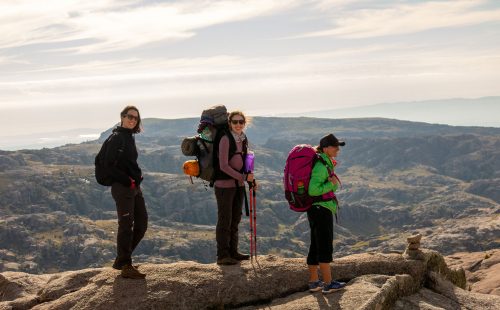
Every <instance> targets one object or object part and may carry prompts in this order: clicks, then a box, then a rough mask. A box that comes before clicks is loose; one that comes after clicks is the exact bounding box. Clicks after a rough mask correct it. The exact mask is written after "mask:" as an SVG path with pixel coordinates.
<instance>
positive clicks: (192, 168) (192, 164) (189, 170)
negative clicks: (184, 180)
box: [182, 160, 200, 177]
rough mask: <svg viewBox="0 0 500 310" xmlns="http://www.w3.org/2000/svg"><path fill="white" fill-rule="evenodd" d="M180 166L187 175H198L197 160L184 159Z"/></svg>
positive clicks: (198, 165) (198, 166)
mask: <svg viewBox="0 0 500 310" xmlns="http://www.w3.org/2000/svg"><path fill="white" fill-rule="evenodd" d="M182 168H183V169H184V174H187V175H189V176H192V177H197V176H199V175H200V164H199V163H198V161H197V160H187V161H185V162H184V165H183V166H182Z"/></svg>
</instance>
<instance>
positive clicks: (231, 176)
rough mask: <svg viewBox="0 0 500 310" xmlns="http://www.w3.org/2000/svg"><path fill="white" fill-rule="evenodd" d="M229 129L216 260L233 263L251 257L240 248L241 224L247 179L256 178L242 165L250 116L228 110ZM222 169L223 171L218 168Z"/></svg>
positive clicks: (220, 179) (219, 185) (223, 149)
mask: <svg viewBox="0 0 500 310" xmlns="http://www.w3.org/2000/svg"><path fill="white" fill-rule="evenodd" d="M228 121H229V131H228V132H227V133H226V134H225V135H224V136H223V137H222V138H221V139H220V142H219V148H218V164H219V169H216V177H215V183H214V187H215V198H216V200H217V228H216V239H217V264H219V265H234V264H237V263H238V262H239V261H240V260H248V259H249V258H250V256H249V255H248V254H241V253H239V252H238V224H239V223H240V221H241V213H242V205H243V197H244V191H245V183H244V182H245V181H248V182H253V173H248V174H245V173H244V172H243V167H244V164H245V155H246V151H247V145H248V140H247V137H246V135H245V133H244V132H243V129H244V128H245V125H246V124H247V118H246V117H245V114H243V112H241V111H234V112H231V113H229V117H228ZM218 170H220V171H218Z"/></svg>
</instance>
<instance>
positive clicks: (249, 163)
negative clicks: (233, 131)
mask: <svg viewBox="0 0 500 310" xmlns="http://www.w3.org/2000/svg"><path fill="white" fill-rule="evenodd" d="M254 159H255V154H254V153H253V152H252V151H249V152H248V153H247V156H246V157H245V172H246V173H250V172H253V163H254Z"/></svg>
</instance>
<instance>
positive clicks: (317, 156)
mask: <svg viewBox="0 0 500 310" xmlns="http://www.w3.org/2000/svg"><path fill="white" fill-rule="evenodd" d="M316 158H317V160H318V161H320V162H321V163H322V164H323V165H325V167H326V170H328V175H329V176H330V175H332V169H330V166H329V165H328V163H327V162H326V161H325V160H324V159H323V157H321V155H319V154H316Z"/></svg>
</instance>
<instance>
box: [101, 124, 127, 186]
mask: <svg viewBox="0 0 500 310" xmlns="http://www.w3.org/2000/svg"><path fill="white" fill-rule="evenodd" d="M115 135H116V136H118V137H121V142H122V144H121V146H120V148H119V149H118V157H117V158H116V160H115V162H114V163H113V164H112V166H116V165H117V164H118V162H119V161H120V159H121V157H122V155H123V151H124V149H125V139H124V138H123V137H122V135H120V134H118V133H115V132H114V133H112V134H111V135H110V136H109V137H108V138H107V139H106V141H104V143H103V144H102V146H101V149H100V150H99V153H97V155H96V157H95V160H94V165H95V179H96V181H97V183H99V184H101V185H103V186H111V185H112V184H113V182H115V180H114V179H113V176H112V175H111V169H110V166H109V165H108V164H107V163H106V160H105V155H106V150H107V148H108V144H109V141H110V140H111V138H112V137H113V136H115Z"/></svg>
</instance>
